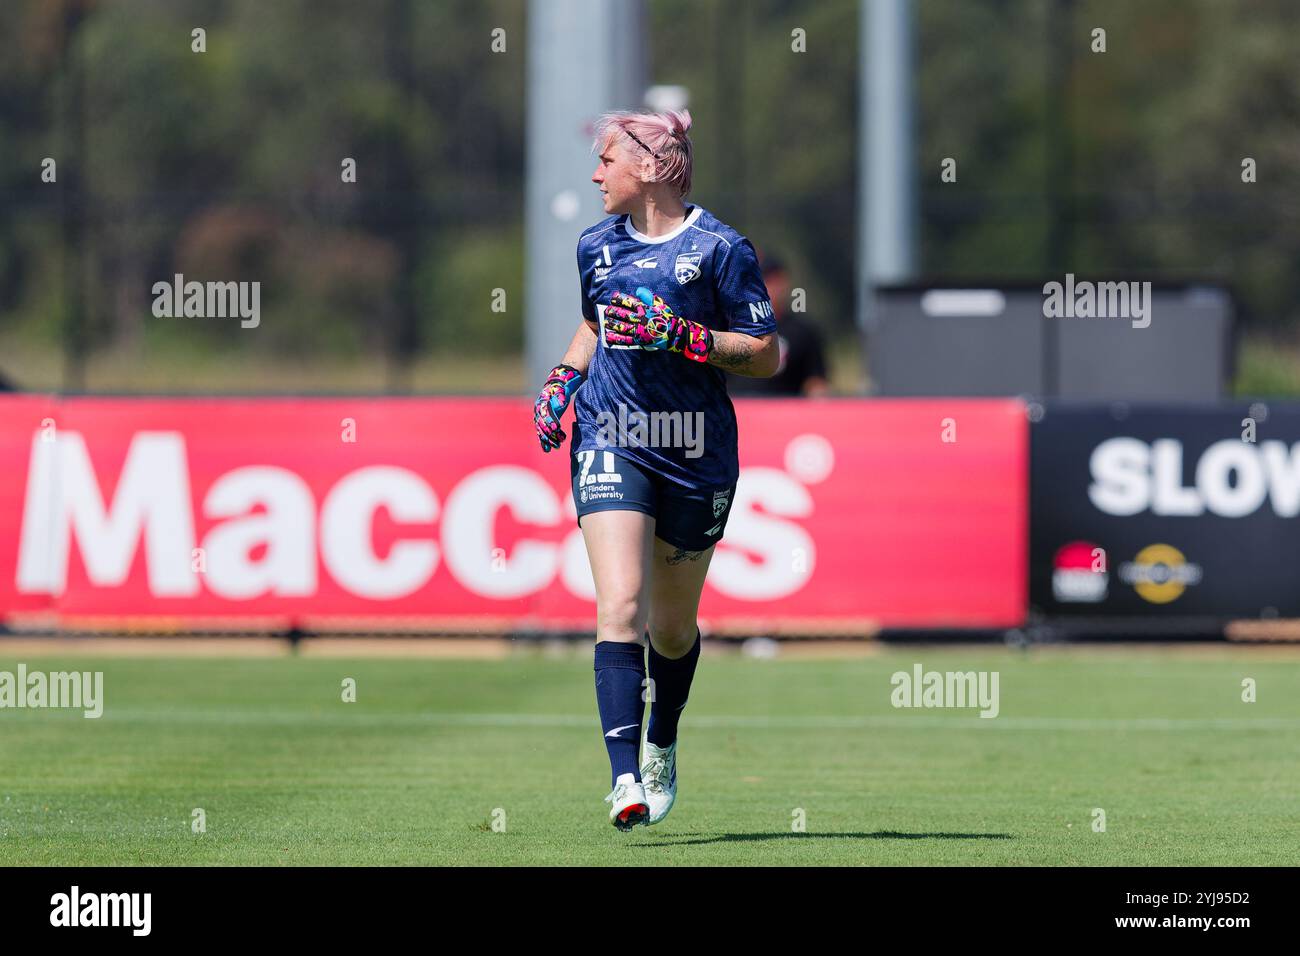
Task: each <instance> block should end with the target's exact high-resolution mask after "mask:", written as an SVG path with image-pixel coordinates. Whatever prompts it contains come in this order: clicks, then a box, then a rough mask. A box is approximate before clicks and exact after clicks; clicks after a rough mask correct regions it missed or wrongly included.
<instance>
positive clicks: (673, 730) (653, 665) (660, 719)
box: [646, 628, 700, 747]
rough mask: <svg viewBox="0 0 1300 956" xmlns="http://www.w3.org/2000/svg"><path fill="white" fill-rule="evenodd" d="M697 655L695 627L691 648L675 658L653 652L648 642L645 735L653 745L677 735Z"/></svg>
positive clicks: (669, 742) (667, 743) (696, 630)
mask: <svg viewBox="0 0 1300 956" xmlns="http://www.w3.org/2000/svg"><path fill="white" fill-rule="evenodd" d="M699 659H700V631H699V628H696V629H695V643H694V644H693V645H692V646H691V649H690V650H689V651H687V652H686V653H685V654H683V655H682V656H681V657H678V658H676V659H672V658H667V657H664V656H663V655H661V654H659V653H657V652H656V651H655V649H654V645H653V644H651V645H650V686H651V687H653V688H654V699H653V700H652V701H651V702H650V727H649V729H648V730H647V731H646V739H647V740H648V741H650V743H652V744H654V745H655V746H656V747H667V746H670V745H671V744H672V743H673V742H674V741H675V740H676V739H677V721H678V720H679V719H680V718H681V716H682V708H683V707H685V706H686V698H687V696H688V695H689V694H690V692H691V680H692V679H693V678H694V677H695V663H696V661H698V660H699Z"/></svg>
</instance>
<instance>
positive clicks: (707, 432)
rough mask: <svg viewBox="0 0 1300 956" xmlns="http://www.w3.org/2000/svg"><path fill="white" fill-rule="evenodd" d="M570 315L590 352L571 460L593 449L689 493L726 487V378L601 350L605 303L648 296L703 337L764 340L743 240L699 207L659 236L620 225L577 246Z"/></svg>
mask: <svg viewBox="0 0 1300 956" xmlns="http://www.w3.org/2000/svg"><path fill="white" fill-rule="evenodd" d="M578 274H579V277H580V285H581V289H582V315H583V317H584V318H586V319H588V320H590V321H593V322H597V323H598V324H599V328H600V331H599V335H600V342H599V344H598V345H597V347H596V354H595V355H594V356H593V358H592V360H591V365H590V367H589V368H588V369H587V379H586V382H585V383H584V384H583V386H582V388H580V389H579V390H578V394H577V395H576V396H575V397H574V400H573V408H574V415H575V417H576V420H577V425H576V427H575V428H574V437H573V445H572V451H573V452H575V453H576V452H578V451H588V450H592V449H605V450H609V451H615V452H617V453H618V454H619V455H622V456H624V457H627V458H630V459H631V460H633V461H635V462H636V463H637V464H639V465H642V466H643V467H645V468H648V469H649V470H651V471H653V472H656V473H657V474H660V475H662V476H663V477H665V478H667V479H668V480H670V481H672V482H675V483H676V484H679V485H682V486H683V487H685V488H688V489H691V490H698V491H704V490H707V489H711V488H712V489H715V488H719V487H722V486H724V485H731V484H734V483H735V481H736V478H737V476H738V475H739V470H740V469H739V465H738V462H737V458H736V413H735V409H733V408H732V405H731V399H730V398H728V396H727V381H726V373H725V372H723V370H722V369H720V368H717V367H716V366H713V365H709V364H707V363H702V362H692V361H691V360H689V359H687V358H686V357H685V356H683V355H682V354H681V353H678V352H669V351H667V350H660V351H646V350H645V349H641V348H636V347H629V346H607V345H606V344H605V308H606V307H607V306H608V305H609V300H610V296H611V295H613V294H614V293H615V292H624V293H626V294H628V295H631V296H635V295H636V290H637V287H638V286H645V287H646V288H648V289H649V290H650V291H651V292H654V293H656V294H657V295H659V296H660V297H662V298H663V300H664V301H665V302H666V303H667V304H668V306H669V307H670V308H671V309H672V310H673V312H675V313H676V314H677V315H680V316H682V317H683V318H687V319H690V320H692V321H694V322H699V323H700V324H702V325H706V326H708V327H709V328H710V329H718V330H722V331H726V332H744V333H747V334H749V335H755V336H757V335H766V334H767V333H769V332H774V331H776V318H775V317H774V316H773V314H772V303H771V302H770V301H769V297H768V294H767V287H766V286H764V285H763V275H762V271H761V270H760V269H759V265H758V258H757V256H756V255H755V254H754V247H753V245H751V244H750V242H749V240H748V239H746V238H745V237H744V236H742V235H740V233H738V232H736V230H734V229H732V228H731V227H730V226H728V225H726V224H725V223H722V222H720V221H718V219H717V218H715V217H714V216H713V215H712V214H711V213H709V212H708V211H707V210H705V209H704V208H703V207H701V206H696V205H693V204H687V206H686V220H685V221H684V222H683V223H682V224H681V225H680V226H678V227H677V228H676V229H674V230H673V231H672V232H669V233H667V234H665V235H662V236H657V237H654V238H651V237H649V236H646V235H643V234H642V233H640V232H638V231H637V230H636V229H635V228H634V227H633V225H632V222H631V218H630V217H629V216H628V215H626V214H624V215H621V216H609V217H608V218H606V219H602V220H601V221H600V222H598V223H596V225H594V226H592V227H591V228H589V229H587V230H585V231H584V232H583V233H582V235H581V236H579V237H578Z"/></svg>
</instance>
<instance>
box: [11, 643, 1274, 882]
mask: <svg viewBox="0 0 1300 956" xmlns="http://www.w3.org/2000/svg"><path fill="white" fill-rule="evenodd" d="M22 660H23V663H25V664H26V665H27V668H28V669H29V671H30V670H44V671H54V670H65V669H78V670H86V669H89V670H102V671H103V672H104V697H105V710H104V715H103V717H101V718H100V719H98V720H87V719H85V718H83V717H82V716H81V714H80V713H79V712H70V711H55V710H39V711H38V710H10V709H5V710H0V859H2V860H3V861H4V863H6V864H8V865H30V864H41V865H68V864H77V865H133V864H149V865H175V864H180V865H202V864H236V865H241V864H251V865H265V864H272V865H282V864H285V865H299V864H363V865H364V864H473V865H493V864H606V865H608V864H613V865H638V864H660V865H663V864H671V865H684V864H715V865H745V864H758V865H766V864H847V865H876V864H901V865H929V864H949V865H952V864H955V865H965V864H981V865H999V864H1031V865H1038V864H1043V865H1085V866H1088V865H1103V864H1117V865H1139V866H1141V865H1148V864H1162V865H1221V864H1244V865H1254V864H1288V865H1289V864H1292V863H1294V861H1295V845H1294V836H1295V833H1296V832H1297V829H1296V828H1297V826H1298V825H1300V810H1297V803H1296V794H1297V793H1298V792H1300V743H1298V742H1297V741H1298V740H1300V735H1298V734H1297V731H1300V659H1297V657H1296V655H1295V654H1294V652H1293V651H1290V650H1287V649H1282V648H1242V647H1234V646H1231V645H1226V646H1222V647H1215V648H1194V649H1189V650H1187V649H1185V650H1179V649H1171V648H1158V647H1147V648H1138V649H1130V648H1105V649H1096V648H1043V649H1036V650H1030V651H1028V652H1020V651H1011V650H1003V649H1001V648H996V647H988V646H985V647H973V648H969V649H954V648H951V647H947V648H934V647H917V648H902V649H890V650H886V651H883V652H881V653H880V654H878V655H875V656H869V657H859V658H856V659H839V660H827V659H783V658H777V659H775V660H753V659H748V658H742V657H740V656H738V655H734V654H725V653H710V652H708V651H706V654H705V656H704V657H703V658H702V660H701V662H700V668H699V671H698V673H697V676H696V682H695V686H694V689H693V691H692V695H691V702H690V705H689V707H688V708H687V709H686V711H685V716H684V718H683V722H682V735H681V745H680V759H679V776H680V787H681V790H680V795H679V800H678V804H677V806H676V808H675V809H674V810H673V813H672V815H671V816H670V817H669V818H668V819H667V820H666V821H664V822H663V823H662V824H660V825H658V826H656V827H653V828H644V827H639V828H637V829H636V830H635V831H633V832H632V833H630V834H622V833H618V832H617V831H615V830H614V828H613V827H611V826H610V825H609V822H608V815H607V811H608V805H607V804H605V803H603V802H602V798H603V797H604V796H605V794H606V793H607V792H608V790H609V786H608V784H609V769H608V763H607V761H606V758H605V751H604V746H603V744H602V741H601V737H600V732H599V729H598V727H597V723H596V717H595V702H594V697H593V693H592V680H593V678H592V671H591V658H590V648H582V649H580V650H574V651H573V652H571V653H563V654H544V653H541V652H537V651H523V652H520V653H517V654H515V655H513V656H512V657H510V658H509V659H507V660H505V661H482V660H478V661H472V660H435V659H407V660H392V659H370V660H351V659H349V660H339V659H328V658H321V657H281V658H269V659H267V658H244V659H241V658H225V659H199V658H181V657H174V658H163V657H159V658H131V657H91V656H85V657H77V658H69V657H66V656H64V657H58V658H54V657H37V656H27V657H24V658H22ZM17 663H18V659H16V658H14V657H13V656H12V655H0V670H8V671H15V670H16V668H17ZM914 663H920V664H922V665H923V666H924V667H925V668H926V669H927V670H940V671H948V670H960V671H965V670H988V671H997V672H998V673H999V675H1000V679H999V690H1000V698H1001V699H1000V705H1001V707H1000V710H1001V712H1000V714H999V716H998V717H996V718H993V719H984V718H980V717H978V716H976V715H975V712H974V711H972V710H966V711H959V710H922V709H911V710H903V709H895V708H894V707H892V706H891V703H890V693H891V689H892V688H891V685H890V676H891V674H893V673H894V672H895V671H899V670H904V671H910V670H911V668H912V665H913V664H914ZM349 677H350V678H353V679H355V681H356V690H357V700H356V702H355V703H345V702H343V700H342V683H343V681H344V679H345V678H349ZM1245 678H1251V679H1253V680H1254V681H1255V682H1256V686H1257V694H1258V699H1257V701H1256V702H1254V703H1246V702H1243V701H1242V681H1243V679H1245ZM196 808H201V809H202V810H203V813H204V816H205V822H206V830H205V832H201V833H195V832H193V829H192V820H193V813H194V810H195V809H196ZM1095 809H1101V810H1104V812H1105V829H1104V832H1097V830H1096V829H1095V828H1094V820H1095V819H1096V818H1095V816H1094V810H1095ZM800 818H802V819H803V820H804V821H805V827H806V829H805V831H804V832H796V827H795V823H796V821H797V820H798V819H800ZM494 824H495V825H494Z"/></svg>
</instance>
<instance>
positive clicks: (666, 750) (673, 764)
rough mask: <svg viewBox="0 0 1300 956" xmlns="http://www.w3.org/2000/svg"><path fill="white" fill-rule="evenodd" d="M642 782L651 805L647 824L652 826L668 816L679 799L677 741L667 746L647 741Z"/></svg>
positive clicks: (642, 766)
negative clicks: (659, 745)
mask: <svg viewBox="0 0 1300 956" xmlns="http://www.w3.org/2000/svg"><path fill="white" fill-rule="evenodd" d="M641 783H642V785H643V787H644V789H645V799H646V803H648V804H649V805H650V819H649V820H647V821H646V826H651V825H652V824H655V823H658V822H659V821H660V820H662V819H663V818H664V817H666V816H668V811H669V810H671V809H672V808H673V803H674V802H675V801H676V800H677V741H675V740H674V741H673V742H672V743H671V744H669V745H668V746H667V747H657V746H655V745H654V744H652V743H651V742H650V741H649V740H647V741H646V742H645V756H644V758H643V759H642V762H641Z"/></svg>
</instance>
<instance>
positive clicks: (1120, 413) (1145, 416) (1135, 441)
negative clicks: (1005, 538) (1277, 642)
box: [1029, 402, 1300, 620]
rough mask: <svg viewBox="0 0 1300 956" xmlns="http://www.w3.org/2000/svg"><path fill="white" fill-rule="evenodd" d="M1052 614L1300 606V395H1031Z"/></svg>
mask: <svg viewBox="0 0 1300 956" xmlns="http://www.w3.org/2000/svg"><path fill="white" fill-rule="evenodd" d="M1030 421H1031V422H1032V424H1031V426H1030V482H1029V487H1030V495H1029V499H1030V520H1029V527H1030V583H1029V598H1030V605H1031V608H1032V610H1033V611H1034V612H1037V613H1038V614H1041V615H1045V616H1047V617H1057V618H1061V617H1091V618H1144V619H1148V620H1150V619H1158V618H1169V619H1175V618H1201V619H1204V618H1220V619H1229V618H1245V617H1266V618H1268V617H1300V517H1298V515H1300V405H1282V404H1277V403H1268V404H1261V403H1255V404H1252V403H1249V402H1240V403H1232V404H1216V405H1212V406H1196V405H1191V406H1186V405H1180V406H1174V405H1136V404H1135V405H1129V404H1123V403H1114V404H1088V405H1078V404H1071V403H1063V402H1046V403H1043V404H1032V405H1031V406H1030Z"/></svg>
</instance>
